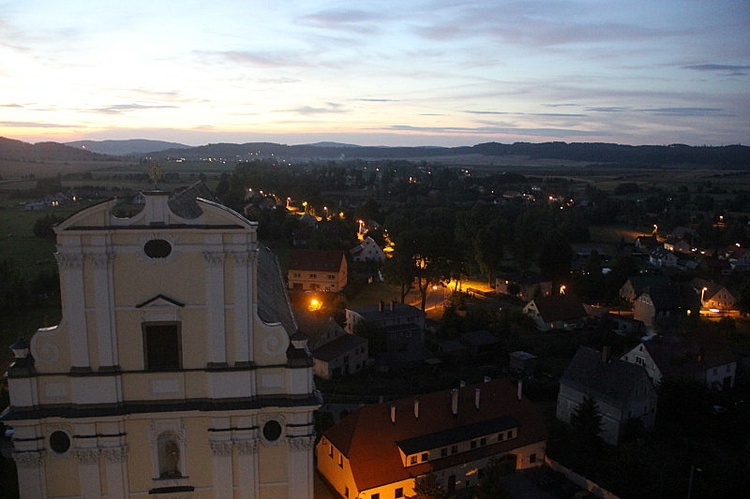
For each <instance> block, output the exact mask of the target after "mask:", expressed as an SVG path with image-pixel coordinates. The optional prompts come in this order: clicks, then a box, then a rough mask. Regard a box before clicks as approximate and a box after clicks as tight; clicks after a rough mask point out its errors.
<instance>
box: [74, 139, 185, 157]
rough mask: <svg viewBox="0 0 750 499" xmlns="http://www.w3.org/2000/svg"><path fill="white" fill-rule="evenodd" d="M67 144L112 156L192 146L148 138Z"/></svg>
mask: <svg viewBox="0 0 750 499" xmlns="http://www.w3.org/2000/svg"><path fill="white" fill-rule="evenodd" d="M65 145H67V146H70V147H75V148H78V149H86V150H88V151H91V152H96V153H99V154H109V155H112V156H131V155H142V154H146V153H150V152H155V151H163V150H165V149H186V148H189V147H190V146H186V145H185V144H180V143H178V142H165V141H163V140H146V139H132V140H76V141H74V142H66V143H65Z"/></svg>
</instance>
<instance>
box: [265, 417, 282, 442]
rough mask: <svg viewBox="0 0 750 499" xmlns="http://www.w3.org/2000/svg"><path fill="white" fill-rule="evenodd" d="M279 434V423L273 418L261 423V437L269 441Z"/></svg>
mask: <svg viewBox="0 0 750 499" xmlns="http://www.w3.org/2000/svg"><path fill="white" fill-rule="evenodd" d="M280 436H281V425H280V424H279V422H278V421H276V420H275V419H272V420H270V421H267V422H266V424H264V425H263V437H264V438H265V439H266V440H268V441H269V442H275V441H276V440H278V439H279V437H280Z"/></svg>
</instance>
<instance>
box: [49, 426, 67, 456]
mask: <svg viewBox="0 0 750 499" xmlns="http://www.w3.org/2000/svg"><path fill="white" fill-rule="evenodd" d="M49 447H50V449H52V451H53V452H55V453H56V454H65V453H66V452H68V449H70V437H69V436H68V434H67V433H65V432H64V431H60V430H58V431H54V432H52V435H50V436H49Z"/></svg>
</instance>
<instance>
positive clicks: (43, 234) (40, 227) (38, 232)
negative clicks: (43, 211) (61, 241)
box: [34, 214, 63, 241]
mask: <svg viewBox="0 0 750 499" xmlns="http://www.w3.org/2000/svg"><path fill="white" fill-rule="evenodd" d="M62 221H63V218H62V217H58V216H56V215H52V214H49V215H46V216H45V217H44V218H40V219H38V220H37V221H36V222H34V235H35V236H36V237H40V238H42V239H50V240H53V241H54V240H55V231H54V229H53V228H52V227H53V226H54V225H56V224H58V223H60V222H62Z"/></svg>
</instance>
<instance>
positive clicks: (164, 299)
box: [135, 294, 185, 309]
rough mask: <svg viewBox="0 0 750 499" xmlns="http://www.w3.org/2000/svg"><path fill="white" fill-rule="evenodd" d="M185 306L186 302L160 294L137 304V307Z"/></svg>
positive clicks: (162, 307)
mask: <svg viewBox="0 0 750 499" xmlns="http://www.w3.org/2000/svg"><path fill="white" fill-rule="evenodd" d="M184 306H185V304H184V303H180V302H178V301H177V300H173V299H172V298H169V297H168V296H164V295H162V294H158V295H156V296H154V297H153V298H151V299H149V300H146V301H145V302H143V303H140V304H138V305H136V306H135V308H155V309H164V308H172V307H180V308H182V307H184Z"/></svg>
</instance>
